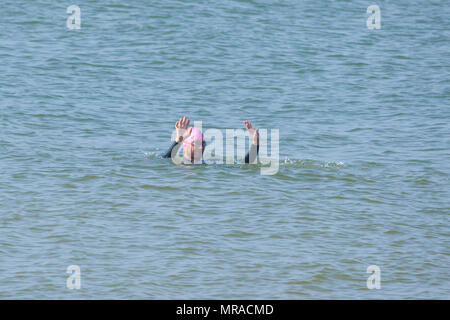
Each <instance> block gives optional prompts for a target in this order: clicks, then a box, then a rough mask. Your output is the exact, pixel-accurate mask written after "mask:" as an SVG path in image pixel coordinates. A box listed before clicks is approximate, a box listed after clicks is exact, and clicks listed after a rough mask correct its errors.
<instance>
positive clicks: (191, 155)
mask: <svg viewBox="0 0 450 320" xmlns="http://www.w3.org/2000/svg"><path fill="white" fill-rule="evenodd" d="M189 123H190V120H189V119H186V117H183V118H180V120H178V121H177V122H176V123H175V129H176V131H177V138H176V140H175V141H174V142H173V143H172V145H171V146H170V148H169V150H167V152H166V153H165V154H164V155H163V158H172V156H173V155H176V154H177V152H178V150H179V149H180V147H181V143H183V151H184V152H183V156H184V159H186V160H187V161H190V162H191V163H197V162H199V161H201V159H202V157H203V152H204V151H205V147H206V143H205V140H204V137H203V133H202V132H201V131H200V130H199V129H197V128H194V127H190V128H188V127H189ZM244 125H245V127H246V128H247V131H248V133H249V134H250V137H252V145H251V147H250V151H249V152H248V153H247V155H246V156H245V159H244V163H252V162H253V161H255V159H256V157H257V156H258V153H259V132H258V129H256V128H254V127H253V126H252V124H251V123H250V122H248V121H247V120H245V121H244Z"/></svg>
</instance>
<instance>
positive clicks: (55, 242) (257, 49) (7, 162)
mask: <svg viewBox="0 0 450 320" xmlns="http://www.w3.org/2000/svg"><path fill="white" fill-rule="evenodd" d="M72 4H76V5H78V6H79V7H80V8H81V29H80V30H69V29H68V28H67V26H66V20H67V18H68V17H69V14H67V13H66V9H67V7H68V6H69V5H72ZM372 4H378V5H379V6H380V8H381V29H380V30H368V28H367V27H366V19H367V18H368V16H369V15H368V14H367V13H366V9H367V7H368V6H369V5H372ZM0 11H1V17H0V61H1V66H0V121H1V122H0V298H2V299H11V298H20V299H176V298H177V299H208V298H211V299H220V298H223V299H231V298H235V299H246V298H247V299H278V298H283V299H312V298H319V299H328V298H332V299H374V298H375V299H413V298H416V299H449V298H450V273H449V265H450V230H449V216H450V202H449V199H450V183H449V174H450V127H449V122H450V42H449V41H450V24H449V17H450V6H449V3H448V2H447V1H418V0H417V1H407V0H398V1H377V2H375V1H369V0H365V1H361V0H358V1H337V0H336V1H312V0H311V1H309V0H308V1H300V0H284V1H269V0H254V1H249V0H248V1H244V0H222V1H216V2H213V1H173V0H158V1H156V0H152V1H144V0H131V1H124V0H122V1H116V0H114V1H112V0H111V1H106V0H104V1H86V0H77V1H62V2H61V1H23V0H22V1H11V0H6V1H5V0H2V1H1V9H0ZM182 115H187V116H189V117H190V118H191V119H192V120H197V121H198V120H201V121H202V122H203V128H204V129H208V128H217V129H220V130H223V131H224V130H225V129H227V128H243V124H242V121H243V120H245V119H248V120H250V121H252V123H253V124H254V125H255V126H256V127H257V128H268V129H271V128H273V129H279V133H280V134H279V136H280V154H279V155H280V167H279V171H278V173H277V174H275V175H261V174H260V170H259V168H258V167H256V166H255V165H253V166H252V165H240V164H237V163H236V164H235V165H209V166H176V165H174V164H172V163H171V161H170V160H167V159H161V158H160V157H159V155H160V154H161V153H162V152H164V151H166V149H167V148H168V147H169V145H170V144H171V133H172V130H173V125H174V123H175V121H176V120H177V118H179V117H180V116H182ZM69 265H78V266H79V267H80V268H81V289H80V290H70V289H68V288H67V287H66V280H67V278H68V277H69V274H68V273H66V269H67V267H68V266H69ZM370 265H377V266H379V268H380V270H381V289H379V290H369V289H368V288H367V286H366V280H367V278H368V277H369V276H370V274H369V273H367V272H366V271H367V267H368V266H370Z"/></svg>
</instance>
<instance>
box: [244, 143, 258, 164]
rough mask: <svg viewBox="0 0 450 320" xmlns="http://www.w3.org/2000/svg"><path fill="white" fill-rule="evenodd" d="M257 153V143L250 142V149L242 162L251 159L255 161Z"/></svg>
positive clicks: (251, 161) (247, 161)
mask: <svg viewBox="0 0 450 320" xmlns="http://www.w3.org/2000/svg"><path fill="white" fill-rule="evenodd" d="M258 153H259V144H258V145H256V146H255V145H254V144H252V145H251V147H250V151H249V152H248V153H247V155H246V156H245V160H244V162H245V163H253V161H255V159H256V157H257V156H258Z"/></svg>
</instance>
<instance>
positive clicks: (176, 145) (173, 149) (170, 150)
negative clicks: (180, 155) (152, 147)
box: [163, 141, 181, 158]
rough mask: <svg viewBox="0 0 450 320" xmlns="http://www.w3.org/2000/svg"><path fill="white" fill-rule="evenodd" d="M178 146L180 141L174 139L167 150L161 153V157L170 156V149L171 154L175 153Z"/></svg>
mask: <svg viewBox="0 0 450 320" xmlns="http://www.w3.org/2000/svg"><path fill="white" fill-rule="evenodd" d="M180 147H181V143H178V142H176V141H174V142H173V143H172V145H171V146H170V148H169V150H167V152H166V153H165V154H164V155H163V158H172V151H173V152H174V153H173V154H176V153H177V152H178V149H179V148H180Z"/></svg>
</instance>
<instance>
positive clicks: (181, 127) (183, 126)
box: [175, 116, 192, 142]
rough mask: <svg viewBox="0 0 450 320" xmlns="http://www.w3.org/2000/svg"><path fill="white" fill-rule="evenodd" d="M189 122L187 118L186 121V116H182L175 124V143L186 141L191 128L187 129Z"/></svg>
mask: <svg viewBox="0 0 450 320" xmlns="http://www.w3.org/2000/svg"><path fill="white" fill-rule="evenodd" d="M190 122H191V120H189V118H188V119H186V116H184V117H183V118H180V120H178V121H177V122H176V123H175V128H176V130H177V140H176V141H177V142H181V141H183V140H186V139H187V138H189V136H190V135H191V132H192V127H190V128H189V129H188V127H189V123H190Z"/></svg>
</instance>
